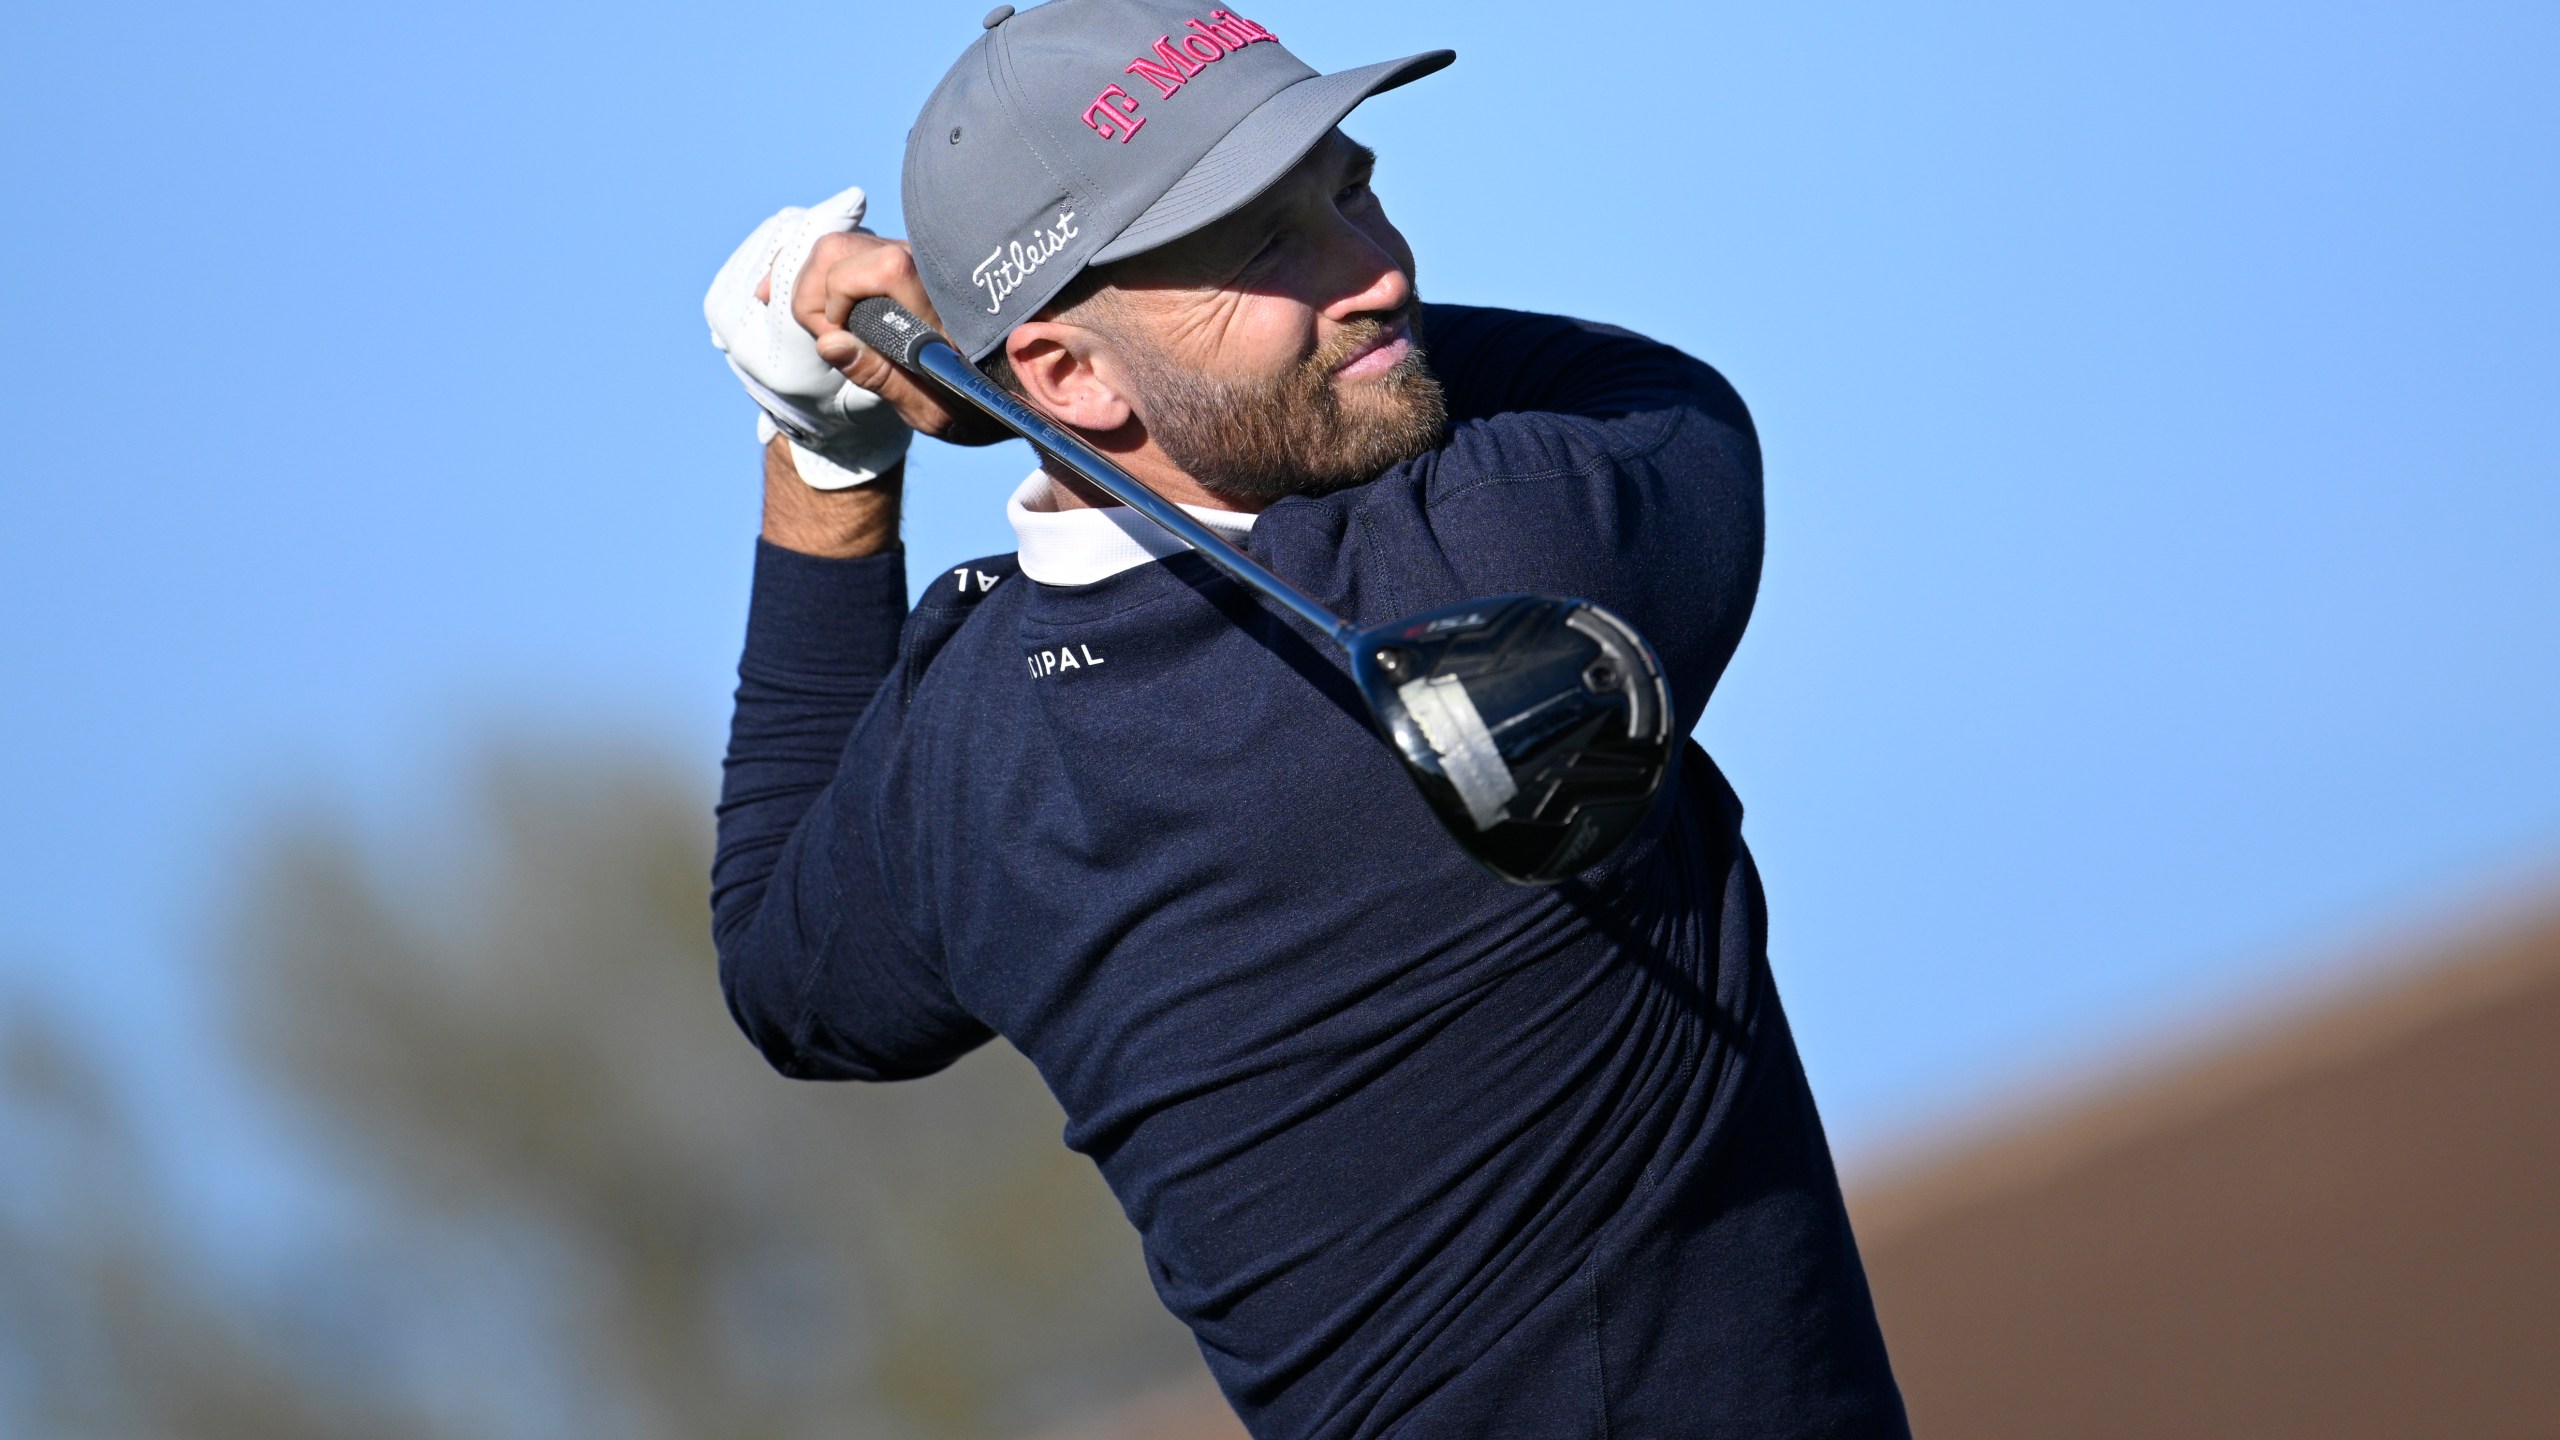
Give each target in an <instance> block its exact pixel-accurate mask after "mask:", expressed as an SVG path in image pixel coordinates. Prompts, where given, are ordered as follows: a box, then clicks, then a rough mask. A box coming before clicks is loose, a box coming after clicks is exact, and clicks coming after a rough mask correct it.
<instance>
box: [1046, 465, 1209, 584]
mask: <svg viewBox="0 0 2560 1440" xmlns="http://www.w3.org/2000/svg"><path fill="white" fill-rule="evenodd" d="M1182 508H1183V509H1184V510H1186V511H1189V512H1190V514H1191V518H1193V519H1194V520H1197V521H1199V522H1200V523H1201V524H1203V525H1206V526H1208V527H1209V528H1210V529H1212V530H1214V531H1216V532H1217V533H1218V536H1219V538H1221V539H1224V540H1230V541H1233V542H1235V543H1236V544H1238V545H1241V544H1243V543H1244V537H1245V535H1246V534H1247V533H1248V532H1249V531H1251V530H1252V529H1253V517H1252V516H1251V515H1248V514H1246V513H1244V512H1243V511H1241V510H1212V509H1210V508H1208V507H1207V506H1205V505H1185V506H1183V507H1182ZM1004 514H1005V518H1006V519H1008V520H1010V521H1012V522H1013V538H1014V543H1015V544H1016V545H1018V546H1019V547H1020V553H1019V554H1018V555H1017V556H1016V557H1015V558H1016V559H1017V560H1019V561H1020V562H1021V565H1022V573H1023V574H1025V575H1028V576H1030V577H1031V578H1032V579H1034V580H1037V581H1039V582H1040V583H1041V584H1043V585H1090V584H1092V583H1093V582H1095V581H1096V580H1108V579H1110V578H1111V577H1112V576H1114V575H1117V574H1119V573H1120V572H1121V571H1123V570H1134V569H1136V568H1138V567H1139V566H1141V565H1144V564H1147V563H1148V562H1150V561H1155V560H1161V559H1163V558H1164V557H1166V556H1167V555H1171V554H1173V553H1174V552H1176V551H1178V550H1182V549H1184V548H1186V547H1185V546H1184V545H1183V543H1182V542H1181V541H1179V540H1176V539H1174V538H1173V537H1172V536H1170V535H1168V534H1166V533H1165V532H1164V531H1163V530H1162V529H1161V528H1159V527H1158V526H1157V525H1156V523H1155V522H1154V521H1152V520H1150V519H1148V518H1147V517H1145V516H1144V515H1141V514H1139V513H1138V512H1137V511H1135V510H1132V509H1130V508H1128V507H1127V506H1125V505H1114V506H1112V507H1111V508H1109V509H1107V510H1094V509H1087V508H1077V509H1073V510H1061V509H1059V508H1058V496H1057V491H1056V489H1055V488H1054V487H1053V486H1052V485H1051V483H1050V480H1049V477H1048V475H1047V473H1046V472H1043V471H1039V470H1034V471H1032V472H1031V478H1030V479H1028V480H1025V481H1023V482H1022V485H1021V488H1019V489H1017V490H1015V491H1014V492H1013V498H1012V499H1011V500H1008V501H1006V502H1005V507H1004Z"/></svg>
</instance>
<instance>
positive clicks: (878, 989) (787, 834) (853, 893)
mask: <svg viewBox="0 0 2560 1440" xmlns="http://www.w3.org/2000/svg"><path fill="white" fill-rule="evenodd" d="M906 616H907V603H906V557H905V556H904V554H903V553H901V552H897V551H891V552H889V553H887V554H883V555H875V556H869V557H866V558H863V559H859V560H828V559H821V558H818V557H815V556H809V555H802V554H798V553H795V552H793V551H789V550H784V549H782V548H780V547H778V546H774V545H769V544H765V543H763V542H761V541H759V542H758V544H757V549H756V570H755V586H754V595H753V600H752V601H751V604H750V607H749V612H748V620H747V643H746V652H745V655H744V657H743V658H742V659H741V660H740V661H739V664H738V693H737V708H736V711H735V713H734V715H733V717H732V719H731V722H730V730H729V755H728V760H727V763H726V775H725V778H724V782H723V784H722V787H721V797H720V809H719V821H720V833H719V848H718V851H717V853H716V855H715V856H714V859H713V861H712V894H711V905H712V935H713V938H714V940H715V942H716V943H717V945H718V947H719V952H720V980H721V987H722V989H723V991H724V992H725V993H726V995H727V997H728V1001H729V1008H730V1012H731V1013H732V1014H733V1015H734V1016H735V1017H736V1018H737V1021H738V1024H739V1026H740V1028H742V1029H744V1030H745V1031H746V1033H747V1036H748V1038H749V1039H751V1040H753V1041H754V1042H755V1044H756V1047H757V1048H758V1049H759V1050H761V1051H763V1052H764V1055H765V1057H766V1059H768V1060H769V1061H771V1062H772V1064H773V1065H774V1067H775V1068H776V1069H778V1070H780V1071H782V1072H783V1073H784V1074H787V1075H792V1076H796V1077H800V1078H807V1079H836V1078H842V1079H865V1080H882V1079H895V1078H901V1077H904V1076H908V1075H918V1074H925V1073H929V1072H931V1071H933V1070H936V1069H939V1068H941V1067H942V1066H943V1065H947V1064H949V1063H950V1062H951V1060H952V1059H955V1058H957V1057H958V1056H959V1055H960V1054H962V1053H965V1052H966V1051H967V1050H968V1049H970V1048H972V1047H974V1046H975V1045H978V1044H980V1043H983V1042H984V1040H985V1039H986V1035H987V1032H986V1031H985V1029H984V1027H983V1026H980V1025H979V1024H978V1023H977V1022H976V1021H975V1020H973V1019H971V1018H970V1017H969V1016H968V1015H967V1014H966V1013H965V1012H963V1011H962V1010H961V1009H960V1007H959V1005H958V1003H957V1002H956V1001H955V1000H953V999H952V997H951V995H950V991H949V988H948V986H947V984H946V983H945V982H944V980H943V977H942V975H941V973H940V970H939V968H938V967H937V966H935V965H934V964H932V963H931V961H930V959H929V957H926V956H924V955H921V954H919V953H918V947H917V946H916V945H915V943H914V941H913V940H912V938H911V937H910V936H909V934H908V931H907V927H906V926H905V925H903V924H902V923H901V917H900V916H899V915H898V913H897V905H896V901H895V899H894V897H893V896H892V895H891V893H890V890H889V886H888V879H887V867H886V866H885V865H884V864H883V863H882V857H881V856H880V854H879V853H878V852H879V836H878V833H877V828H876V826H874V825H872V824H871V823H870V821H871V817H872V815H873V812H874V809H875V805H874V801H875V799H876V792H877V788H878V787H879V785H880V784H881V783H882V781H883V779H884V776H883V775H882V773H881V771H882V767H883V765H884V764H885V761H884V760H883V759H882V758H881V757H882V756H883V755H884V754H885V753H886V752H887V751H888V749H889V748H890V747H888V746H887V745H885V744H875V745H872V746H870V747H868V748H866V747H864V746H862V745H860V744H857V743H855V740H856V735H857V732H858V731H860V730H861V729H862V726H863V723H864V720H865V717H866V715H869V714H871V712H873V711H874V710H875V709H876V708H877V706H878V702H879V700H880V695H881V692H882V690H883V689H884V688H886V687H888V686H890V685H891V684H892V680H893V676H894V674H895V672H896V668H897V662H898V643H899V637H900V633H901V631H902V629H903V627H904V625H905V622H906ZM883 728H887V727H882V726H875V727H874V731H878V730H881V729H883ZM882 738H888V737H882Z"/></svg>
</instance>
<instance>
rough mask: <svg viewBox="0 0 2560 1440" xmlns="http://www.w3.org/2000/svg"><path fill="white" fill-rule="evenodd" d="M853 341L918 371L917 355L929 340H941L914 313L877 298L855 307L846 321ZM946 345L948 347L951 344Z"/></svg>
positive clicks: (893, 301)
mask: <svg viewBox="0 0 2560 1440" xmlns="http://www.w3.org/2000/svg"><path fill="white" fill-rule="evenodd" d="M845 328H846V329H848V330H851V331H852V332H853V338H854V339H856V340H859V341H861V342H862V343H863V344H865V345H868V346H870V347H871V348H872V349H874V350H877V351H879V352H880V353H881V354H883V355H886V356H888V357H889V359H890V360H891V361H892V362H893V363H895V364H896V365H897V366H898V368H900V369H902V370H913V369H914V368H916V352H917V351H919V350H922V349H923V348H924V346H925V342H926V341H928V340H941V339H942V337H941V336H939V335H937V334H935V333H933V327H932V326H930V325H927V324H926V323H924V322H923V321H922V320H919V319H917V318H916V314H915V312H914V311H912V310H909V309H908V308H907V307H906V306H904V305H901V304H899V303H898V302H897V301H895V300H892V299H890V298H889V297H888V296H886V295H874V296H872V297H871V298H870V299H868V300H865V301H863V302H862V303H860V304H858V305H856V306H854V307H853V314H852V315H850V316H848V317H847V318H846V320H845ZM944 343H946V344H948V343H949V342H948V341H945V342H944Z"/></svg>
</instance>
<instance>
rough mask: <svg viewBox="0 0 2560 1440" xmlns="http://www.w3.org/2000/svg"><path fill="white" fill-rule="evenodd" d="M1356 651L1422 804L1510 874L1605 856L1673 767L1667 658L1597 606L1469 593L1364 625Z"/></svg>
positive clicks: (1567, 867) (1356, 672)
mask: <svg viewBox="0 0 2560 1440" xmlns="http://www.w3.org/2000/svg"><path fill="white" fill-rule="evenodd" d="M1351 656H1352V678H1353V679H1354V680H1355V681H1357V682H1358V684H1359V686H1360V691H1361V694H1362V695H1363V696H1365V697H1366V698H1367V699H1368V702H1369V708H1370V710H1371V711H1372V712H1373V713H1375V714H1376V715H1377V717H1378V723H1379V725H1380V727H1381V728H1382V729H1383V730H1385V732H1386V734H1387V738H1388V739H1389V740H1390V741H1391V742H1393V744H1394V746H1395V749H1396V753H1397V754H1398V755H1399V756H1400V757H1401V758H1402V759H1403V761H1404V767H1405V771H1406V773H1407V774H1410V775H1411V776H1412V777H1413V781H1414V784H1415V785H1417V786H1419V787H1420V788H1421V790H1422V794H1423V798H1424V799H1426V800H1428V801H1429V802H1430V803H1431V807H1432V809H1433V810H1434V811H1436V812H1437V813H1438V814H1439V816H1440V820H1441V823H1442V824H1444V825H1446V826H1447V827H1448V829H1449V833H1450V834H1452V835H1454V836H1455V837H1457V841H1458V843H1459V844H1460V845H1461V846H1464V847H1465V848H1466V851H1467V853H1468V854H1470V855H1473V856H1474V857H1475V858H1476V859H1477V860H1479V861H1481V862H1482V863H1483V864H1484V866H1485V867H1486V868H1487V869H1489V870H1491V871H1493V872H1494V873H1495V874H1497V875H1499V876H1501V877H1502V878H1503V879H1505V880H1511V881H1515V882H1517V883H1520V884H1523V885H1552V884H1554V883H1556V882H1557V881H1559V880H1563V879H1565V878H1566V877H1568V876H1571V875H1574V874H1578V873H1580V872H1581V871H1584V870H1588V869H1590V868H1591V867H1592V866H1594V865H1596V864H1598V863H1600V861H1602V860H1603V859H1605V858H1607V857H1608V855H1609V853H1610V852H1611V851H1613V850H1615V849H1616V848H1617V847H1618V846H1619V845H1620V844H1621V843H1623V842H1624V841H1625V840H1626V838H1627V836H1628V835H1630V834H1632V833H1633V832H1634V831H1635V828H1636V826H1637V825H1638V824H1640V823H1642V821H1643V820H1644V816H1645V811H1646V810H1647V809H1648V808H1649V807H1650V805H1651V803H1652V800H1653V796H1654V792H1655V791H1657V790H1659V789H1660V788H1661V786H1662V777H1663V773H1664V772H1665V771H1666V770H1667V769H1668V768H1669V766H1670V763H1671V744H1672V736H1671V694H1670V690H1669V687H1667V686H1666V685H1665V684H1664V683H1663V678H1662V666H1661V664H1660V663H1659V662H1657V661H1656V660H1655V659H1654V657H1653V651H1652V650H1651V648H1650V647H1648V646H1647V645H1646V644H1645V643H1644V639H1643V637H1642V636H1639V635H1638V634H1636V632H1635V631H1634V629H1632V628H1631V627H1629V626H1628V624H1627V623H1626V622H1625V621H1623V620H1620V619H1619V618H1618V617H1616V616H1615V615H1612V614H1610V613H1609V612H1607V611H1606V610H1603V609H1601V608H1599V607H1598V606H1596V605H1591V604H1587V603H1585V602H1583V601H1579V600H1556V599H1549V598H1546V597H1544V596H1537V595H1504V596H1497V597H1494V598H1492V599H1487V600H1472V601H1468V602H1467V603H1465V604H1462V605H1451V606H1448V607H1446V608H1444V609H1439V610H1433V611H1430V612H1427V613H1425V614H1421V615H1415V616H1411V617H1408V618H1406V619H1403V620H1398V621H1394V622H1392V623H1390V624H1386V625H1380V626H1376V627H1374V628H1372V629H1369V630H1365V631H1362V632H1361V633H1360V634H1359V636H1358V637H1357V638H1356V639H1355V640H1354V641H1353V642H1352V645H1351Z"/></svg>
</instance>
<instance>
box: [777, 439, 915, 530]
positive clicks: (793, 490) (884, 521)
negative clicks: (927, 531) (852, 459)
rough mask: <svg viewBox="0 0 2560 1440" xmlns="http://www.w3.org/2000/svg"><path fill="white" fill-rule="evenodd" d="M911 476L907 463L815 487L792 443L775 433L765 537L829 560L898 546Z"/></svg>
mask: <svg viewBox="0 0 2560 1440" xmlns="http://www.w3.org/2000/svg"><path fill="white" fill-rule="evenodd" d="M906 478H907V467H906V464H905V463H904V462H903V461H902V462H900V463H898V464H896V465H892V466H890V467H889V468H888V470H887V471H885V472H884V473H882V475H881V476H880V478H879V479H877V480H874V481H872V482H871V483H869V484H867V485H857V486H854V487H853V488H851V489H849V490H817V489H812V488H811V487H809V486H808V485H805V484H802V483H801V480H800V472H799V471H798V470H797V469H795V468H793V466H792V463H791V442H790V441H788V440H785V439H784V438H783V437H781V436H779V435H776V436H775V437H773V439H772V440H771V441H770V442H769V443H767V444H766V446H765V447H764V538H765V539H766V540H767V541H769V542H771V543H773V544H775V545H779V546H781V547H782V548H783V549H785V550H797V551H799V552H800V553H801V554H803V555H817V556H822V557H824V558H826V559H829V560H858V559H860V558H862V557H863V556H865V555H877V554H880V553H881V552H882V551H884V550H894V549H896V548H897V545H898V507H899V500H900V498H901V496H902V495H903V493H904V491H905V489H906Z"/></svg>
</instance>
